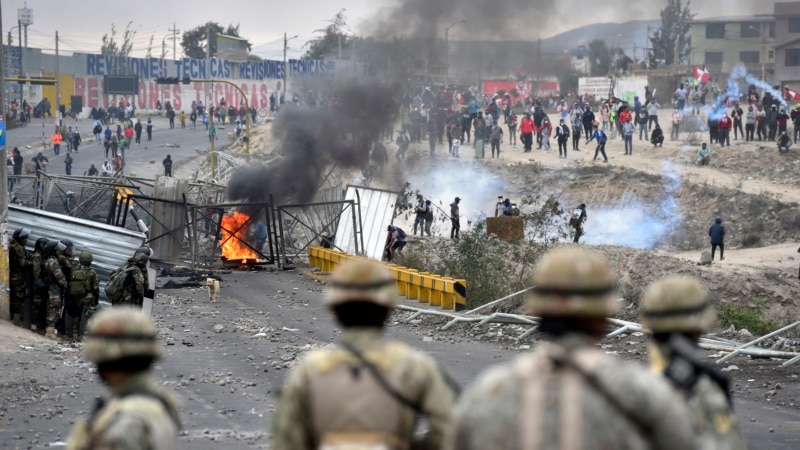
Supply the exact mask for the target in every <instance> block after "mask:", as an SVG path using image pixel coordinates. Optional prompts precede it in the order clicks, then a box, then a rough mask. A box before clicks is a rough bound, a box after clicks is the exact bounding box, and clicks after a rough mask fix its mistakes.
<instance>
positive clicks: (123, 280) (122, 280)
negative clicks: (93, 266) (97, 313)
mask: <svg viewBox="0 0 800 450" xmlns="http://www.w3.org/2000/svg"><path fill="white" fill-rule="evenodd" d="M132 271H133V267H120V268H118V269H115V270H114V271H113V272H111V275H109V276H108V283H107V284H106V289H105V293H106V297H107V298H108V299H109V300H111V303H112V304H114V303H116V302H118V301H119V300H122V296H123V295H124V294H125V288H126V287H127V284H128V283H127V281H128V276H129V275H130V274H131V272H132Z"/></svg>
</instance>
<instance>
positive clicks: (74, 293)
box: [69, 250, 100, 339]
mask: <svg viewBox="0 0 800 450" xmlns="http://www.w3.org/2000/svg"><path fill="white" fill-rule="evenodd" d="M92 259H93V256H92V252H90V251H88V250H84V251H82V252H81V254H80V256H79V257H78V264H77V265H76V266H74V267H73V269H72V279H71V280H70V282H69V290H70V296H71V301H72V302H73V303H74V304H73V307H72V309H71V310H70V317H72V334H71V336H72V337H73V338H75V339H77V338H78V337H79V335H80V327H81V321H82V320H83V317H84V316H86V318H87V319H88V318H91V317H92V316H93V315H94V313H95V312H97V303H98V301H99V299H100V285H99V283H98V281H97V273H96V272H95V271H94V269H92Z"/></svg>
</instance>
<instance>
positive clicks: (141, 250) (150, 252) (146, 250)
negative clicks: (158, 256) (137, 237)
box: [136, 245, 153, 256]
mask: <svg viewBox="0 0 800 450" xmlns="http://www.w3.org/2000/svg"><path fill="white" fill-rule="evenodd" d="M136 253H143V254H145V255H147V256H153V250H152V249H151V248H150V247H148V246H146V245H143V246H141V247H139V248H137V249H136Z"/></svg>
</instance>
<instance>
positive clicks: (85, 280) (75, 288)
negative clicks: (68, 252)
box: [69, 267, 92, 300]
mask: <svg viewBox="0 0 800 450" xmlns="http://www.w3.org/2000/svg"><path fill="white" fill-rule="evenodd" d="M90 292H92V286H91V275H90V274H89V269H88V268H86V267H75V268H73V269H72V279H70V280H69V296H70V297H71V298H73V299H75V300H80V299H82V298H83V297H86V295H87V294H89V293H90Z"/></svg>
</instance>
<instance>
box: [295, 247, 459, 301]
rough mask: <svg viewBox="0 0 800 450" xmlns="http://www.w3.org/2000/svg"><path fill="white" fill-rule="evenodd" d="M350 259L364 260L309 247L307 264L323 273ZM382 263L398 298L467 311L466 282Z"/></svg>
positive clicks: (330, 250) (325, 249) (334, 251)
mask: <svg viewBox="0 0 800 450" xmlns="http://www.w3.org/2000/svg"><path fill="white" fill-rule="evenodd" d="M351 259H365V258H364V257H363V256H355V255H349V254H347V253H344V252H340V251H338V250H332V249H329V248H322V247H318V246H311V247H309V248H308V265H309V266H311V267H316V268H318V269H319V270H320V271H322V272H324V273H330V272H331V271H333V269H334V268H335V267H336V266H338V265H339V264H342V263H343V262H345V261H349V260H351ZM382 264H383V265H384V266H386V268H388V269H389V271H390V272H391V274H392V279H393V280H395V286H396V287H397V294H398V295H400V296H402V297H406V298H408V299H409V300H417V301H419V302H420V303H425V304H429V305H431V306H437V307H440V308H442V309H445V310H450V311H463V310H465V309H466V307H467V281H466V280H459V279H453V278H450V277H442V276H440V275H436V274H432V273H427V272H419V271H418V270H415V269H409V268H408V267H403V266H398V265H397V264H387V263H382Z"/></svg>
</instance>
